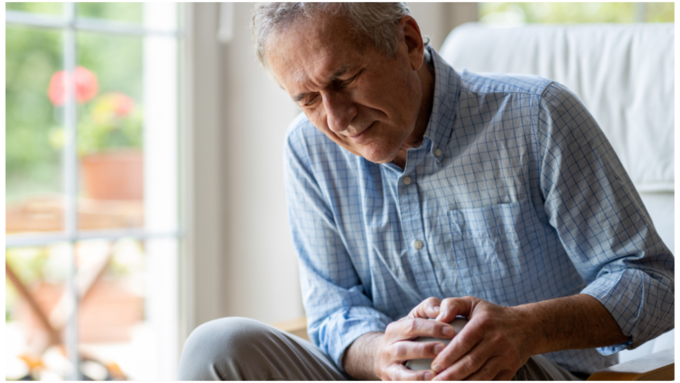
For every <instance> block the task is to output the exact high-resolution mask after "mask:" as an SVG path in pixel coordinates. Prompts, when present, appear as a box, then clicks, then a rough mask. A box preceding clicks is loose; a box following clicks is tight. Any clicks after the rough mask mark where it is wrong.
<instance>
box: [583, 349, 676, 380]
mask: <svg viewBox="0 0 680 383" xmlns="http://www.w3.org/2000/svg"><path fill="white" fill-rule="evenodd" d="M674 379H675V349H674V348H669V349H667V350H663V351H659V352H655V353H654V354H650V355H647V356H644V357H642V358H638V359H633V360H631V361H628V362H626V363H621V364H617V365H614V366H611V367H608V368H605V369H604V370H600V371H598V372H596V373H594V374H593V375H591V376H590V378H588V380H674Z"/></svg>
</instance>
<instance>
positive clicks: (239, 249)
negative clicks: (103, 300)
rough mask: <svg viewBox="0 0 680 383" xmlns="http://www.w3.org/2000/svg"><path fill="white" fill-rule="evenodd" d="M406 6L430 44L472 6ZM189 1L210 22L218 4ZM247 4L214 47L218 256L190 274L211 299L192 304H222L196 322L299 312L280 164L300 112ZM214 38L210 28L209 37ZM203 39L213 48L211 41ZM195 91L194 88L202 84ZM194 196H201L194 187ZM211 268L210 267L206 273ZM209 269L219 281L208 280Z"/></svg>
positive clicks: (268, 318)
mask: <svg viewBox="0 0 680 383" xmlns="http://www.w3.org/2000/svg"><path fill="white" fill-rule="evenodd" d="M409 5H410V6H411V9H412V11H413V14H414V16H415V17H416V20H417V21H418V22H419V24H420V26H421V29H422V31H423V33H425V34H427V35H429V36H430V37H431V38H432V44H433V46H434V47H435V48H439V46H440V45H441V43H442V42H443V40H444V38H445V37H446V34H447V33H448V31H449V30H450V29H451V28H452V27H453V25H455V24H456V23H458V24H460V20H463V19H465V17H468V18H470V17H473V18H474V17H475V15H476V11H475V10H476V5H475V6H472V7H471V6H470V4H467V3H459V4H446V3H413V4H409ZM194 6H195V7H196V8H197V9H203V11H202V12H201V14H203V15H206V17H209V18H210V20H208V21H209V24H210V25H214V23H215V22H216V20H217V18H218V7H217V6H216V4H214V3H213V4H202V3H195V4H194ZM252 7H253V5H252V4H249V3H236V4H235V5H234V17H233V22H234V29H233V31H234V33H233V38H232V40H231V41H229V42H228V43H225V44H222V45H221V46H217V48H216V49H219V54H218V57H219V71H220V72H219V75H218V76H215V77H216V80H215V81H219V85H220V88H219V94H218V95H215V97H218V98H219V100H218V105H219V107H220V108H221V111H220V113H219V119H220V122H219V127H220V130H219V135H218V136H216V139H219V142H220V144H221V145H220V152H219V161H220V163H219V164H218V171H219V174H216V175H215V178H217V179H219V183H220V184H219V185H220V186H219V192H220V193H221V194H222V196H221V199H220V201H219V203H215V202H213V203H211V205H212V206H214V207H215V209H217V210H218V211H221V216H220V218H219V220H215V219H213V220H212V222H219V225H220V226H221V227H220V228H219V233H220V238H216V239H215V243H216V246H217V247H219V249H220V250H219V251H220V252H221V254H220V256H219V257H220V259H219V261H215V259H214V258H210V259H211V260H210V262H209V263H207V264H206V263H202V264H201V261H200V255H198V260H197V262H198V264H199V265H200V267H198V268H197V271H196V272H194V273H193V278H194V282H193V283H194V284H197V285H201V283H202V281H201V278H202V275H203V274H206V275H207V273H210V274H211V275H212V277H211V278H210V281H211V282H209V283H211V284H212V285H214V294H215V295H214V298H215V299H212V298H213V297H210V296H208V297H206V296H205V294H210V292H209V291H210V289H206V288H205V286H203V287H201V289H200V290H201V291H200V292H197V293H196V294H202V295H203V300H202V301H200V302H198V303H197V304H198V305H199V306H201V305H203V306H205V305H210V302H219V306H220V307H219V308H217V307H206V308H204V309H201V308H200V307H195V308H193V309H195V310H196V311H200V312H203V313H207V314H206V315H207V316H206V315H202V316H199V317H198V318H197V320H196V322H197V323H195V324H194V326H195V325H198V324H200V323H202V322H204V321H206V320H208V319H212V318H211V317H219V316H245V317H251V318H254V319H257V320H261V321H264V322H269V323H271V322H277V321H282V320H288V319H292V318H296V317H298V316H301V315H303V308H302V303H301V297H300V288H299V281H298V271H297V261H296V258H295V257H296V256H295V250H294V248H293V244H292V240H291V238H290V231H289V228H288V222H287V213H286V204H285V195H284V187H283V162H282V157H283V140H284V136H285V131H286V128H287V126H288V124H289V122H290V121H291V120H292V119H293V118H294V117H295V115H297V113H298V110H297V108H296V107H295V105H294V104H293V103H292V101H290V98H289V97H288V95H287V94H286V93H285V92H284V91H283V90H281V89H280V88H278V86H277V85H275V84H274V83H273V82H272V81H271V80H270V79H269V78H268V77H267V75H266V74H265V72H264V70H263V69H262V68H261V66H260V65H259V63H258V62H257V60H256V59H255V56H254V54H253V48H252V41H251V34H250V29H249V23H250V17H251V10H252ZM208 15H209V16H208ZM452 15H453V16H452ZM216 35H217V30H216V29H215V34H214V37H215V38H216ZM198 38H199V39H203V40H205V39H206V38H212V37H206V36H205V35H202V36H201V37H198ZM204 43H205V44H206V46H208V47H213V46H214V45H212V42H206V41H204ZM208 49H212V48H208ZM195 92H199V93H200V89H196V90H195ZM214 93H215V92H213V94H214ZM197 129H200V127H197ZM195 150H200V146H199V147H197V148H196V149H195ZM196 171H199V170H198V169H197V170H196ZM204 178H205V175H204ZM206 184H207V185H211V184H210V183H206ZM196 198H199V199H200V192H198V194H197V197H196ZM195 219H196V220H200V219H201V217H196V218H195ZM199 236H200V233H199ZM210 267H213V270H208V269H209V268H210ZM199 269H200V270H203V271H202V272H199V271H198V270H199ZM216 270H217V271H216ZM215 273H217V274H218V275H219V281H215V280H214V275H215ZM194 297H196V295H194ZM187 308H190V306H187ZM208 314H209V315H208ZM209 317H210V318H209ZM191 327H193V326H191Z"/></svg>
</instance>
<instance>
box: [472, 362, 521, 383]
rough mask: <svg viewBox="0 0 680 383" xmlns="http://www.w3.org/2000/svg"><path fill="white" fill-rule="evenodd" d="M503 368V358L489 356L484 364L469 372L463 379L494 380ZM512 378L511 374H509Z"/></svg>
mask: <svg viewBox="0 0 680 383" xmlns="http://www.w3.org/2000/svg"><path fill="white" fill-rule="evenodd" d="M502 369H503V360H502V359H501V358H498V357H496V358H491V359H489V360H488V361H487V362H486V363H484V365H483V366H482V367H481V368H480V369H479V370H477V371H475V372H474V373H472V374H470V375H469V376H467V377H466V378H465V380H495V378H496V377H497V376H498V375H499V373H500V372H501V371H506V370H502ZM510 377H511V378H512V375H511V376H510Z"/></svg>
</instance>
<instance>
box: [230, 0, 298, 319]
mask: <svg viewBox="0 0 680 383" xmlns="http://www.w3.org/2000/svg"><path fill="white" fill-rule="evenodd" d="M252 7H253V4H249V3H236V4H235V5H234V18H233V21H234V38H233V39H232V41H231V42H229V43H226V44H225V45H224V49H223V51H222V68H223V71H224V72H223V81H222V98H223V99H222V107H223V109H222V111H223V112H222V127H223V135H222V144H223V148H224V152H223V153H222V164H223V169H222V171H223V173H222V175H223V190H224V193H225V195H224V198H225V199H224V228H223V235H224V238H223V244H224V251H225V253H224V263H223V273H224V283H223V286H222V288H223V289H224V294H225V295H224V307H225V311H224V312H225V315H230V316H231V315H238V316H247V317H252V318H255V319H258V320H262V321H265V322H274V321H281V320H287V319H292V318H295V317H298V316H301V315H303V310H302V303H301V298H300V288H299V282H298V272H297V261H296V258H295V257H296V256H295V250H294V248H293V244H292V240H291V238H290V231H289V229H288V224H287V215H286V214H287V213H286V200H285V193H284V187H283V161H282V158H283V140H284V136H285V132H286V127H287V126H288V124H289V122H290V121H291V120H292V119H293V118H294V117H295V115H297V110H296V107H295V105H294V104H293V103H292V101H291V100H290V97H289V96H288V95H287V94H286V93H285V92H284V91H283V90H282V89H280V88H279V87H278V86H277V85H275V83H274V82H273V81H271V80H270V79H269V78H268V77H267V75H266V74H265V72H264V70H263V69H262V68H261V66H260V64H259V63H258V62H257V60H256V59H255V55H254V54H253V48H252V41H251V34H250V29H249V23H250V15H251V10H252Z"/></svg>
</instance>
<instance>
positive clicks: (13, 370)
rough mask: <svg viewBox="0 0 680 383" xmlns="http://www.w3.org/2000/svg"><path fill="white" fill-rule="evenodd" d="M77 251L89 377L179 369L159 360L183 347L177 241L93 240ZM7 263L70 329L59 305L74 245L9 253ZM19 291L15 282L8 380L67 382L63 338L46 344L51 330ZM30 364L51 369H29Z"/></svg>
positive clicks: (152, 375)
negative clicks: (178, 319)
mask: <svg viewBox="0 0 680 383" xmlns="http://www.w3.org/2000/svg"><path fill="white" fill-rule="evenodd" d="M75 253H76V264H77V277H76V285H77V286H78V289H79V296H80V302H79V304H78V351H79V353H80V358H81V373H83V374H84V375H85V379H86V380H90V379H93V380H119V379H124V380H156V379H157V378H158V373H159V371H160V370H162V369H172V366H167V365H163V366H159V365H158V364H157V363H156V362H157V361H158V359H160V358H159V356H162V355H163V353H164V352H167V349H168V348H173V347H176V346H173V345H174V344H175V343H176V342H177V335H176V334H177V328H176V319H175V318H174V317H176V316H177V312H176V301H177V296H178V295H177V291H176V289H177V287H176V281H177V268H176V266H175V265H176V262H177V257H176V240H174V239H170V240H155V241H149V242H147V243H145V242H142V241H137V240H132V239H121V240H117V241H108V240H90V241H83V242H79V243H78V244H77V245H76V247H75ZM6 257H7V265H8V266H9V269H10V272H13V274H16V275H17V276H18V278H19V280H20V281H21V285H22V286H23V287H25V288H26V290H27V291H28V292H29V294H30V298H29V299H32V300H35V301H36V302H37V304H38V306H39V307H40V308H41V311H43V313H44V316H46V317H48V318H49V321H50V323H51V324H52V325H53V326H54V327H55V328H59V326H60V324H62V325H63V323H62V322H63V319H64V318H65V317H66V316H67V314H68V310H67V309H66V305H63V304H61V303H60V302H61V299H63V295H64V290H65V281H66V278H67V277H68V269H67V267H68V265H69V263H70V247H69V246H65V245H55V246H48V247H37V248H21V249H8V250H7V251H6ZM18 290H19V289H18V288H17V287H15V285H14V284H13V283H12V281H11V278H8V279H7V284H6V292H7V293H6V308H5V312H6V314H5V315H6V332H7V340H8V341H7V354H8V359H7V360H8V361H9V362H8V363H7V364H8V366H9V367H10V368H8V370H7V373H6V378H9V379H19V378H23V377H25V376H26V375H28V374H32V375H33V376H32V378H34V379H40V380H48V379H61V380H63V379H64V378H65V377H66V371H67V370H68V361H67V359H66V357H65V356H63V354H61V351H60V348H59V346H60V344H61V342H62V341H63V339H62V338H61V336H59V337H58V338H57V339H58V341H57V342H56V343H54V344H50V343H49V342H47V335H46V334H47V332H46V330H45V326H43V325H41V322H40V320H39V318H38V315H37V314H36V313H35V310H32V309H31V307H30V306H29V304H28V303H27V299H25V297H23V296H22V295H21V294H19V293H18ZM169 297H170V299H168V298H169ZM168 323H169V324H171V325H170V326H168ZM31 362H33V364H34V365H37V364H38V363H40V364H42V365H44V366H45V367H44V368H42V369H41V368H35V369H34V370H32V371H29V368H28V365H29V363H31Z"/></svg>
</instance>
